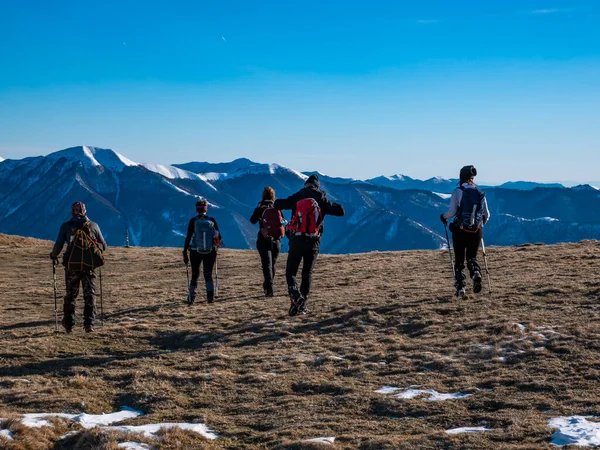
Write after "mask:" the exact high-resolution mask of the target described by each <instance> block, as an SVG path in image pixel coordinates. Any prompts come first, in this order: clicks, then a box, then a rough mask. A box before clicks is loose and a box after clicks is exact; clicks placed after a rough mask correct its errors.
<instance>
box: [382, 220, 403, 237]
mask: <svg viewBox="0 0 600 450" xmlns="http://www.w3.org/2000/svg"><path fill="white" fill-rule="evenodd" d="M399 221H400V219H398V218H397V217H396V218H394V221H393V222H392V225H391V226H390V229H389V230H388V231H387V233H385V239H386V241H389V240H390V239H393V237H394V236H395V235H396V233H397V232H398V222H399Z"/></svg>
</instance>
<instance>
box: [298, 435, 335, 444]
mask: <svg viewBox="0 0 600 450" xmlns="http://www.w3.org/2000/svg"><path fill="white" fill-rule="evenodd" d="M334 441H335V438H334V437H320V438H313V439H304V440H303V441H302V442H318V443H319V444H333V443H334Z"/></svg>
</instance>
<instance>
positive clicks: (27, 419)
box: [21, 407, 144, 428]
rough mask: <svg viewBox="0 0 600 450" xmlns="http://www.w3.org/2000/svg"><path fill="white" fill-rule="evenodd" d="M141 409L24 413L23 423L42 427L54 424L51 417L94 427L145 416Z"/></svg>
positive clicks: (28, 425)
mask: <svg viewBox="0 0 600 450" xmlns="http://www.w3.org/2000/svg"><path fill="white" fill-rule="evenodd" d="M143 415H144V414H143V413H142V412H141V411H136V410H135V409H132V408H128V407H124V408H123V409H122V410H121V411H119V412H116V413H111V414H85V413H83V414H63V413H36V414H23V416H22V417H23V418H22V419H21V423H22V424H23V425H25V426H26V427H30V428H41V427H47V426H51V425H52V424H51V423H50V422H49V421H48V420H46V419H49V418H51V417H56V418H59V419H67V420H72V421H74V422H78V423H79V424H80V425H81V426H82V427H83V428H94V427H95V426H101V425H110V424H113V423H117V422H121V421H123V420H125V419H132V418H134V417H138V416H143Z"/></svg>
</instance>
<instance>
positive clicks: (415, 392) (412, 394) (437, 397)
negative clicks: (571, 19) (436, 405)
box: [394, 389, 473, 402]
mask: <svg viewBox="0 0 600 450" xmlns="http://www.w3.org/2000/svg"><path fill="white" fill-rule="evenodd" d="M471 395H473V394H463V393H461V392H455V393H447V394H444V393H440V392H437V391H434V390H433V389H407V390H405V391H404V392H400V393H399V394H396V395H394V397H397V398H405V399H412V398H417V397H421V396H424V397H425V398H424V400H426V401H429V402H441V401H444V400H453V399H458V398H467V397H470V396H471Z"/></svg>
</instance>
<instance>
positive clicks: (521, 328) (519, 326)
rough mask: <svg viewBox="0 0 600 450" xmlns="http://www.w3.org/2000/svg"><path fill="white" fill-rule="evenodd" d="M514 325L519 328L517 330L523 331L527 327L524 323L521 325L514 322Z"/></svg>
mask: <svg viewBox="0 0 600 450" xmlns="http://www.w3.org/2000/svg"><path fill="white" fill-rule="evenodd" d="M515 325H516V326H517V327H518V328H519V330H521V331H525V330H526V329H527V327H526V326H525V325H522V324H520V323H515Z"/></svg>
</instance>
